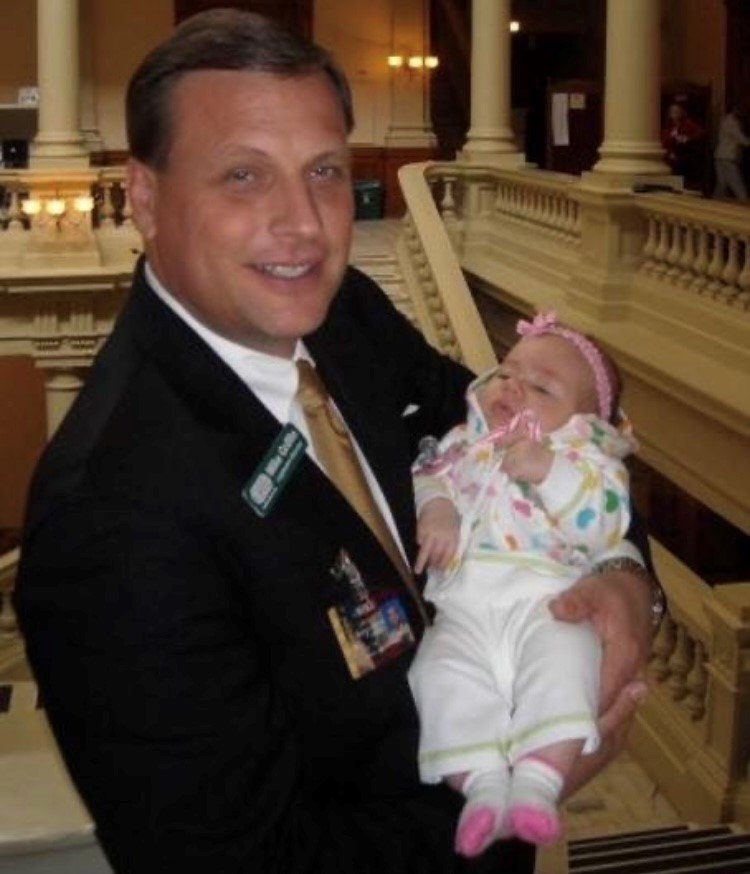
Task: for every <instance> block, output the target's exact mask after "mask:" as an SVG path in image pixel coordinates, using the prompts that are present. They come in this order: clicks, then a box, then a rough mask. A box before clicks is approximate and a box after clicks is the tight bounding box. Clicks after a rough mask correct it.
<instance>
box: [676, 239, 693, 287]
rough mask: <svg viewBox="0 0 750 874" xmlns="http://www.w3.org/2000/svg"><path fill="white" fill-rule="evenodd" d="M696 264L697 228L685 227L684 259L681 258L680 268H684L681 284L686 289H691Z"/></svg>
mask: <svg viewBox="0 0 750 874" xmlns="http://www.w3.org/2000/svg"><path fill="white" fill-rule="evenodd" d="M694 264H695V228H694V227H693V226H692V225H690V224H686V225H685V239H684V246H683V250H682V258H680V267H681V268H682V276H681V277H680V284H681V285H682V286H684V287H685V288H689V287H690V284H691V282H692V281H693V266H694Z"/></svg>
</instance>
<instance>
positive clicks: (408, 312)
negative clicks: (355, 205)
mask: <svg viewBox="0 0 750 874" xmlns="http://www.w3.org/2000/svg"><path fill="white" fill-rule="evenodd" d="M401 227H402V225H401V221H400V220H399V219H382V220H378V221H360V222H355V224H354V235H353V237H352V252H351V259H350V260H351V263H352V264H353V265H354V266H355V267H358V268H359V269H360V270H361V271H362V272H363V273H366V274H367V275H368V276H369V277H370V278H371V279H373V280H374V281H375V282H377V284H378V285H379V286H380V287H381V288H382V289H383V291H384V292H385V293H386V294H387V295H388V297H389V298H390V299H391V301H392V302H393V304H394V305H395V306H396V307H397V308H398V309H399V310H400V311H401V312H402V313H403V314H404V315H405V316H406V317H407V318H408V319H409V320H410V321H411V322H416V316H415V314H414V307H413V304H412V302H411V298H410V297H409V295H408V293H407V291H406V287H405V285H404V280H403V277H402V275H401V268H400V267H399V265H398V261H397V260H396V240H397V239H398V236H399V234H400V233H401Z"/></svg>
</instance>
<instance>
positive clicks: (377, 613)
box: [328, 549, 414, 680]
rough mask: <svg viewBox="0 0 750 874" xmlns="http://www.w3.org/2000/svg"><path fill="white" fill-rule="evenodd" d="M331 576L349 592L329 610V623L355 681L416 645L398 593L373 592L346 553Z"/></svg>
mask: <svg viewBox="0 0 750 874" xmlns="http://www.w3.org/2000/svg"><path fill="white" fill-rule="evenodd" d="M330 573H331V575H332V576H333V577H334V578H335V579H336V580H337V581H338V582H339V583H343V584H344V586H345V589H346V595H345V596H344V598H343V599H342V600H341V601H340V602H339V603H338V604H335V605H334V606H332V607H329V609H328V619H329V621H330V623H331V627H332V628H333V632H334V634H335V635H336V640H337V642H338V644H339V648H340V649H341V653H342V655H343V657H344V661H345V662H346V666H347V668H348V669H349V674H350V675H351V677H352V679H354V680H358V679H359V678H360V677H364V676H365V675H366V674H369V673H370V671H374V670H376V669H377V668H379V667H382V666H383V665H385V664H387V663H388V662H390V661H393V659H395V658H396V657H398V656H399V655H401V653H403V652H406V650H408V649H410V648H411V647H412V646H413V645H414V633H413V632H412V629H411V626H410V625H409V619H408V617H407V615H406V611H405V610H404V607H403V604H402V603H401V598H400V597H399V595H398V594H397V593H395V592H375V593H372V592H370V591H369V589H368V588H367V585H366V584H365V581H364V579H363V577H362V574H361V572H360V570H359V568H358V567H357V566H356V564H355V563H354V562H353V561H352V559H351V556H350V555H349V553H348V552H347V551H346V550H345V549H341V550H339V552H338V555H337V556H336V561H335V562H334V563H333V566H332V567H331V570H330Z"/></svg>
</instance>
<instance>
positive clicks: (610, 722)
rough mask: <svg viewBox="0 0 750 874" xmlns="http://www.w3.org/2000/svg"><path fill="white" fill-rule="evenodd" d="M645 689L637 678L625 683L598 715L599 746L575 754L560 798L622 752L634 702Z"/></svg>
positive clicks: (575, 788) (568, 793) (633, 712)
mask: <svg viewBox="0 0 750 874" xmlns="http://www.w3.org/2000/svg"><path fill="white" fill-rule="evenodd" d="M646 692H647V687H646V684H645V683H644V682H642V681H641V680H636V681H635V682H633V683H628V684H627V685H626V686H625V688H624V689H623V690H622V691H621V692H620V694H619V695H618V696H617V699H616V700H615V703H614V704H613V705H612V706H611V707H610V708H609V710H607V712H606V713H603V714H602V715H601V716H600V717H599V723H598V728H599V737H600V743H599V748H598V749H597V751H596V752H595V753H592V754H591V755H588V756H579V757H578V759H577V760H576V763H575V764H574V765H573V769H572V770H571V771H570V773H569V774H568V776H567V777H566V778H565V784H564V786H563V793H562V797H563V798H569V797H570V796H571V795H572V794H573V793H574V792H576V791H577V790H578V789H580V787H581V786H583V785H584V783H588V781H589V780H591V779H592V777H595V776H596V775H597V774H598V773H599V771H601V770H602V769H603V768H604V767H605V766H606V765H608V764H609V763H610V762H611V761H612V760H613V759H615V758H616V757H617V755H618V754H619V753H621V752H622V750H623V749H624V748H625V741H626V740H627V736H628V731H629V730H630V726H631V725H632V723H633V717H634V716H635V711H636V709H637V707H638V702H639V701H642V700H643V699H644V697H645V696H646Z"/></svg>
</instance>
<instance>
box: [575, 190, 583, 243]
mask: <svg viewBox="0 0 750 874" xmlns="http://www.w3.org/2000/svg"><path fill="white" fill-rule="evenodd" d="M573 215H574V219H573V233H574V234H575V236H576V237H577V238H578V241H579V242H580V239H581V231H582V230H583V216H582V215H581V204H580V203H579V202H578V201H577V200H574V201H573Z"/></svg>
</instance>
